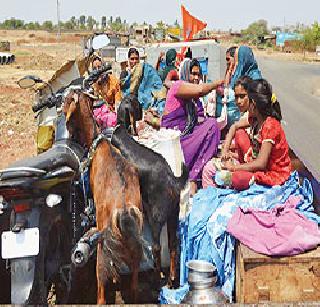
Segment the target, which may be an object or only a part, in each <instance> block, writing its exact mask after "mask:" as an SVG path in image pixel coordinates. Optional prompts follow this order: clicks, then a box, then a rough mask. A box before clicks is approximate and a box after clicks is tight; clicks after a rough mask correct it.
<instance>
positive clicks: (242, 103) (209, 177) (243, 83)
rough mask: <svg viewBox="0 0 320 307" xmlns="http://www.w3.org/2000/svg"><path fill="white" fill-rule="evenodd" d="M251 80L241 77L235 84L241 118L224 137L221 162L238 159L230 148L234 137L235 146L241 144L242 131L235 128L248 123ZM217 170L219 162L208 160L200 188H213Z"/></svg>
mask: <svg viewBox="0 0 320 307" xmlns="http://www.w3.org/2000/svg"><path fill="white" fill-rule="evenodd" d="M251 81H252V80H251V78H249V77H247V76H245V77H241V78H240V79H239V80H238V81H237V82H236V84H235V101H236V104H237V106H238V108H239V110H240V113H241V118H240V120H239V121H238V122H236V123H234V124H233V125H232V126H231V127H230V130H229V132H228V134H227V136H226V139H225V142H224V146H223V149H222V155H221V157H222V160H227V159H228V158H236V159H238V156H237V154H235V153H234V152H231V151H230V146H231V144H232V141H233V139H234V137H236V139H237V141H238V142H237V144H241V139H242V137H241V134H242V132H243V130H238V131H237V128H236V127H237V126H238V125H239V126H249V122H248V108H249V98H248V92H247V91H248V86H249V82H251ZM217 168H218V169H219V168H220V161H218V158H213V159H212V160H210V161H209V162H208V163H207V164H206V165H205V166H204V168H203V172H202V186H203V188H207V187H208V186H215V185H216V184H215V182H214V180H213V177H214V176H215V173H216V170H217Z"/></svg>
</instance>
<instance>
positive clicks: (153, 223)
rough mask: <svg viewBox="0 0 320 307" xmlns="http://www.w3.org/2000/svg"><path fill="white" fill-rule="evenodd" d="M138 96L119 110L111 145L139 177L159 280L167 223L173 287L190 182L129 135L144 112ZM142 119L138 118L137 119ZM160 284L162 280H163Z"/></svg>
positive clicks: (129, 100) (130, 98)
mask: <svg viewBox="0 0 320 307" xmlns="http://www.w3.org/2000/svg"><path fill="white" fill-rule="evenodd" d="M138 106H139V102H138V100H137V99H136V98H135V96H127V97H125V98H124V99H123V100H122V102H121V104H120V106H119V109H118V116H117V121H118V126H117V128H116V129H115V131H114V133H113V135H112V139H111V143H112V145H114V146H115V147H116V148H118V149H119V150H120V152H121V154H122V155H123V157H124V158H125V159H127V160H128V161H130V162H131V163H133V164H134V165H135V166H136V167H137V169H138V173H139V181H140V189H141V194H142V203H143V210H144V213H145V216H146V218H147V220H148V222H149V225H150V227H151V230H152V237H153V242H154V243H153V256H154V259H155V270H156V272H157V276H158V277H159V278H160V276H161V253H160V251H161V248H160V233H161V229H162V227H163V226H164V224H165V223H166V222H167V231H168V243H169V250H170V276H169V281H168V282H169V286H173V285H174V283H175V282H177V279H176V260H177V259H176V258H177V247H178V244H177V243H178V237H177V228H178V220H179V203H180V192H181V190H182V189H183V188H184V186H185V184H186V182H187V180H188V170H187V167H186V166H185V165H184V164H183V165H182V175H181V177H175V176H174V174H173V172H172V170H171V168H170V166H169V164H168V163H167V161H166V160H165V158H163V156H162V155H160V154H158V153H156V152H154V151H153V150H151V149H149V148H147V147H145V146H143V145H141V144H139V143H138V142H136V141H135V140H134V139H133V138H132V136H130V135H129V134H128V132H127V129H128V128H129V127H130V126H132V124H133V131H135V125H134V124H135V121H136V120H137V119H139V117H140V112H141V110H140V109H139V108H138ZM137 116H138V118H137ZM159 280H160V279H159Z"/></svg>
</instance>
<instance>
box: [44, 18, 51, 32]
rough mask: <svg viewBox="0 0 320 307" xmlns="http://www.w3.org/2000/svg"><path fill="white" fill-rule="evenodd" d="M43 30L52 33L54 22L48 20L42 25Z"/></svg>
mask: <svg viewBox="0 0 320 307" xmlns="http://www.w3.org/2000/svg"><path fill="white" fill-rule="evenodd" d="M41 28H42V29H44V30H49V31H51V30H52V29H53V24H52V21H51V20H46V21H44V22H43V23H42V26H41Z"/></svg>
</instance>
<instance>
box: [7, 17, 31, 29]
mask: <svg viewBox="0 0 320 307" xmlns="http://www.w3.org/2000/svg"><path fill="white" fill-rule="evenodd" d="M24 26H25V24H24V21H23V20H21V19H15V18H13V17H12V18H11V19H6V20H5V21H4V22H3V24H2V27H3V28H4V29H23V28H24Z"/></svg>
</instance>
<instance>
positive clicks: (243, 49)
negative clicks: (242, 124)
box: [224, 46, 262, 128]
mask: <svg viewBox="0 0 320 307" xmlns="http://www.w3.org/2000/svg"><path fill="white" fill-rule="evenodd" d="M244 76H248V77H250V78H251V79H252V80H257V79H261V78H262V77H261V73H260V70H259V68H258V64H257V62H256V60H255V58H254V55H253V52H252V50H251V48H250V47H247V46H240V47H239V48H237V49H236V51H235V64H234V68H233V72H232V75H231V79H230V84H229V86H228V87H227V90H226V91H225V96H226V97H225V98H224V99H226V100H227V112H228V125H227V128H230V127H231V125H232V124H233V123H235V122H236V121H238V120H239V118H240V111H239V109H238V107H237V106H236V103H235V97H234V87H235V84H236V81H237V80H238V79H239V78H241V77H244Z"/></svg>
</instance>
